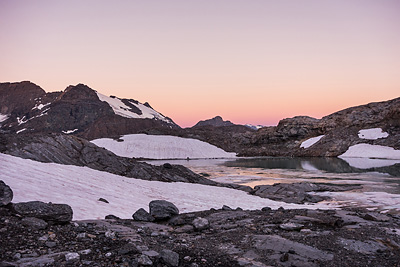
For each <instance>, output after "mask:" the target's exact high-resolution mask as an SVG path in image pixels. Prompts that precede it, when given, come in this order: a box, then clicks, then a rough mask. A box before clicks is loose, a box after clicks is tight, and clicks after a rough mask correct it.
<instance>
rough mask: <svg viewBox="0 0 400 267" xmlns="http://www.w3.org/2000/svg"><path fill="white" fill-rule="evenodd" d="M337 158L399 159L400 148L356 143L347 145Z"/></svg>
mask: <svg viewBox="0 0 400 267" xmlns="http://www.w3.org/2000/svg"><path fill="white" fill-rule="evenodd" d="M339 158H378V159H400V150H396V149H394V148H392V147H388V146H380V145H370V144H357V145H354V146H351V147H349V149H347V151H346V152H345V153H343V154H342V155H340V156H339Z"/></svg>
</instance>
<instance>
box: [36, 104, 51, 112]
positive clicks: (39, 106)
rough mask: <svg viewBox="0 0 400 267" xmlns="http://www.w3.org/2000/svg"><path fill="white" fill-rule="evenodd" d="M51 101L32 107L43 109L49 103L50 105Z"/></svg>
mask: <svg viewBox="0 0 400 267" xmlns="http://www.w3.org/2000/svg"><path fill="white" fill-rule="evenodd" d="M50 104H51V103H46V104H36V105H35V106H34V107H33V108H32V110H34V109H39V110H42V108H44V107H46V106H48V105H50Z"/></svg>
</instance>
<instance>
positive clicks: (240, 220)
mask: <svg viewBox="0 0 400 267" xmlns="http://www.w3.org/2000/svg"><path fill="white" fill-rule="evenodd" d="M2 188H3V189H2V191H1V192H0V193H1V194H0V195H1V196H0V197H1V207H0V240H1V241H0V242H1V243H0V266H191V267H196V266H400V217H399V216H397V215H390V214H387V215H384V214H381V213H376V212H371V211H368V210H364V209H342V210H306V209H298V210H286V209H283V208H279V209H277V210H271V209H270V208H268V207H265V208H263V209H261V210H242V209H241V208H240V207H238V208H236V207H235V209H232V208H230V207H227V206H223V207H222V208H221V209H218V210H216V209H211V210H206V211H200V212H192V213H184V214H179V211H178V210H177V209H176V207H174V205H173V204H172V203H169V202H167V201H152V202H151V203H150V207H149V211H150V212H149V213H147V212H146V211H145V210H144V209H141V211H140V210H139V211H136V212H134V211H132V213H133V218H132V219H119V218H117V217H115V216H112V215H109V216H107V218H106V219H104V220H87V221H72V220H71V219H72V210H70V209H68V205H65V204H58V205H57V204H52V203H43V202H38V201H34V202H26V203H12V202H11V200H12V190H11V189H9V187H7V186H6V185H4V184H3V186H2ZM182 201H184V200H182ZM143 208H146V207H143ZM135 215H136V216H135ZM138 215H141V216H138Z"/></svg>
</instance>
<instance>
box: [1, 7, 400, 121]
mask: <svg viewBox="0 0 400 267" xmlns="http://www.w3.org/2000/svg"><path fill="white" fill-rule="evenodd" d="M0 36H1V41H0V51H1V52H2V53H1V54H2V56H1V60H0V82H14V81H22V80H30V81H32V82H34V83H36V84H38V85H40V86H41V87H42V88H43V89H45V90H46V91H60V90H64V89H65V88H66V87H67V86H68V85H70V84H77V83H84V84H87V85H88V86H90V87H91V88H93V89H96V90H98V91H99V92H101V93H103V94H107V95H116V96H119V97H125V98H134V99H137V100H139V101H141V102H146V101H148V102H149V103H150V104H151V105H152V106H153V107H154V108H155V109H156V110H158V111H160V112H161V113H163V114H164V115H166V116H169V117H171V118H172V119H173V120H174V121H175V122H176V123H178V124H179V125H181V126H183V127H186V126H192V125H194V124H195V123H196V122H197V121H199V120H204V119H207V118H211V117H214V116H216V115H221V116H222V117H223V118H224V119H227V120H231V121H233V122H235V123H241V124H245V123H252V124H263V125H273V124H276V123H277V122H278V121H279V120H280V119H283V118H286V117H292V116H295V115H308V116H312V117H317V118H319V117H322V116H324V115H328V114H330V113H332V112H335V111H338V110H340V109H343V108H347V107H350V106H355V105H360V104H366V103H368V102H376V101H382V100H388V99H392V98H395V97H399V96H400V49H399V48H400V2H399V1H397V0H391V1H389V0H379V1H375V0H334V1H333V0H332V1H328V0H327V1H320V0H304V1H296V0H292V1H287V0H280V1H272V0H271V1H268V0H262V1H261V0H260V1H258V0H252V1H244V0H241V1H238V0H225V1H224V0H221V1H215V0H212V1H210V0H203V1H187V0H181V1H168V0H162V1H161V0H159V1H151V0H148V1H100V0H96V1H52V0H47V1H41V0H37V1H28V0H26V1H11V0H10V1H7V0H5V1H0Z"/></svg>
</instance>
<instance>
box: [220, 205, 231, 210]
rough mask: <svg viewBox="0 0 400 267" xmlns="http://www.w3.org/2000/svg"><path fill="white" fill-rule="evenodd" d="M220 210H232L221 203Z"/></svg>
mask: <svg viewBox="0 0 400 267" xmlns="http://www.w3.org/2000/svg"><path fill="white" fill-rule="evenodd" d="M222 210H233V209H232V208H231V207H229V206H227V205H223V206H222Z"/></svg>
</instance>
